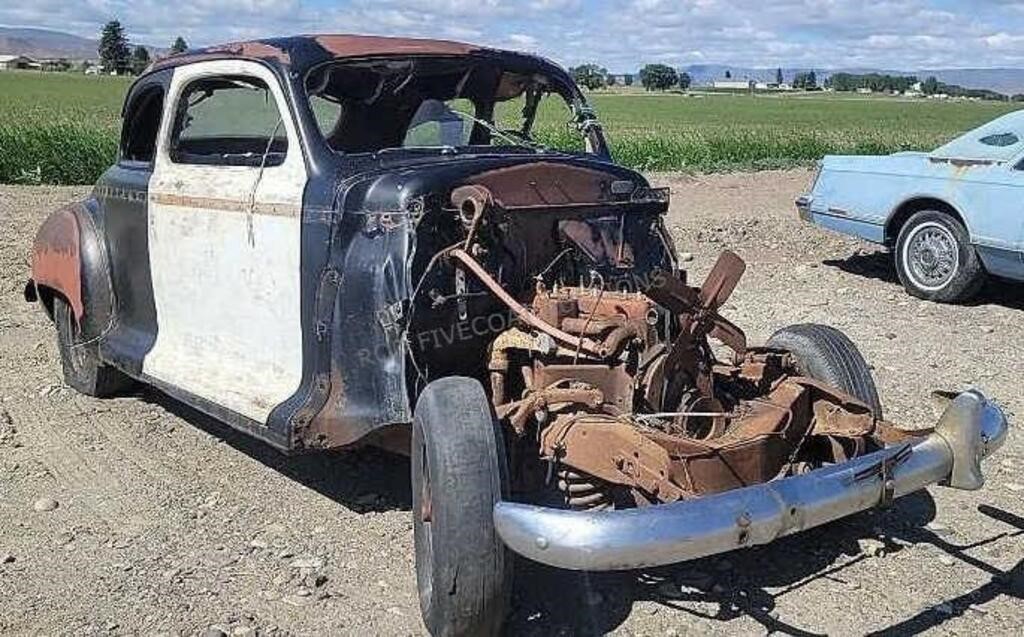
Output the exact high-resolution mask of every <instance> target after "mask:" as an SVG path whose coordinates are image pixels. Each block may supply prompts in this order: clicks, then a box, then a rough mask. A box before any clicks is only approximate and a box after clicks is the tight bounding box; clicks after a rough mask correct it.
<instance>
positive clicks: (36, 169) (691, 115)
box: [0, 72, 1014, 184]
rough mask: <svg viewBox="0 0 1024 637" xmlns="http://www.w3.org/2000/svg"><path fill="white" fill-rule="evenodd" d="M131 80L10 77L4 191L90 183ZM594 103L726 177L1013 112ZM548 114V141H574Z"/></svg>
mask: <svg viewBox="0 0 1024 637" xmlns="http://www.w3.org/2000/svg"><path fill="white" fill-rule="evenodd" d="M128 86H129V80H127V79H125V78H115V77H102V76H84V75H76V74H70V73H53V74H42V73H34V72H0V183H68V184H71V183H90V182H92V181H94V180H95V179H96V177H97V176H98V175H99V174H100V173H101V172H102V171H103V170H104V169H105V168H106V167H107V166H108V165H110V163H111V162H112V161H113V158H114V156H115V153H116V151H117V141H118V131H119V128H120V122H119V113H120V108H121V101H122V99H123V97H124V93H125V91H126V90H127V88H128ZM591 101H592V103H593V105H594V107H595V108H596V110H597V113H598V115H599V117H600V118H601V120H602V122H603V123H604V126H605V131H606V133H607V135H608V137H609V138H610V140H611V144H612V150H613V153H614V155H615V158H616V159H617V160H618V161H620V162H622V163H624V164H627V165H629V166H633V167H635V168H640V169H644V170H686V171H716V170H733V169H761V168H777V167H785V166H793V165H800V164H807V163H810V162H813V161H814V160H816V159H818V158H820V157H821V156H822V155H825V154H828V153H889V152H894V151H897V150H923V149H931V148H934V147H935V146H937V145H939V144H940V143H942V142H944V141H947V140H949V139H951V138H952V137H954V136H956V135H957V134H958V133H961V132H963V131H966V130H968V129H970V128H973V127H974V126H977V125H978V124H981V123H983V122H985V121H988V120H990V119H992V118H994V117H996V116H998V115H1000V114H1002V113H1005V112H1008V111H1010V110H1013V108H1014V105H1011V104H1003V103H992V102H960V101H956V102H952V101H951V102H936V101H923V100H917V101H910V100H900V99H893V98H881V97H874V98H862V97H855V96H839V95H824V94H793V95H786V96H773V95H755V96H750V95H713V94H697V95H691V96H684V95H679V94H647V93H643V92H635V91H634V92H599V93H595V94H593V95H591ZM564 120H565V113H564V111H562V110H560V109H557V108H545V109H543V110H542V112H541V114H540V121H539V122H538V128H539V134H538V137H539V138H540V139H541V141H545V140H546V141H551V142H558V141H563V140H564V139H565V137H564V136H565V135H566V134H567V133H566V128H565V126H564Z"/></svg>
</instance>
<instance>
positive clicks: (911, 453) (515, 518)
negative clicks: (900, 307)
mask: <svg viewBox="0 0 1024 637" xmlns="http://www.w3.org/2000/svg"><path fill="white" fill-rule="evenodd" d="M1006 435H1007V422H1006V417H1005V416H1004V415H1003V412H1002V411H1001V410H1000V409H999V407H998V406H996V405H995V404H994V403H992V402H990V401H989V400H987V399H986V398H985V397H984V396H983V395H982V394H981V393H980V392H977V391H973V390H972V391H968V392H966V393H963V394H960V395H959V396H958V397H957V398H956V400H954V401H953V402H952V403H951V404H950V406H949V407H948V408H947V409H946V412H945V413H944V414H943V415H942V417H941V418H940V420H939V422H938V424H937V425H936V427H935V431H934V432H933V433H931V434H929V435H928V436H926V437H923V438H921V439H920V441H919V442H916V443H904V444H898V445H893V446H890V447H887V448H885V449H882V450H881V451H877V452H875V453H872V454H869V455H866V456H861V457H858V458H855V459H853V460H850V461H848V462H844V463H841V464H836V465H831V466H827V467H824V468H821V469H818V470H816V471H811V472H810V473H806V474H802V475H798V476H794V477H790V478H784V479H780V480H775V481H772V482H767V483H765V484H760V485H756V486H751V487H745V488H741V489H733V490H731V491H726V492H724V493H719V494H716V495H710V496H704V497H699V498H695V499H692V500H685V501H681V502H673V503H670V504H659V505H652V506H647V507H643V508H638V509H625V510H620V511H586V512H584V511H570V510H563V509H552V508H545V507H540V506H533V505H526V504H519V503H515V502H499V503H498V504H496V505H495V507H494V524H495V528H496V529H497V532H498V535H499V536H501V539H502V540H503V541H504V542H505V544H506V545H508V547H509V548H510V549H512V550H513V551H515V552H516V553H519V554H520V555H523V556H525V557H528V558H530V559H532V560H535V561H537V562H542V563H544V564H548V565H550V566H556V567H559V568H566V569H573V570H582V571H611V570H624V569H633V568H646V567H652V566H660V565H663V564H671V563H676V562H684V561H687V560H692V559H697V558H701V557H706V556H708V555H715V554H718V553H724V552H726V551H731V550H734V549H738V548H743V547H748V546H756V545H759V544H768V543H770V542H772V541H774V540H776V539H778V538H780V537H783V536H786V535H790V534H793V533H797V532H799V531H804V530H807V529H810V528H813V527H816V526H820V525H822V524H826V523H828V522H831V521H833V520H837V519H839V518H842V517H845V516H848V515H852V514H854V513H857V512H859V511H864V510H867V509H870V508H872V507H875V506H880V505H885V504H887V503H888V502H890V501H891V500H892V499H893V498H897V497H901V496H904V495H907V494H908V493H912V492H914V491H917V490H919V489H922V488H924V487H926V486H929V485H932V484H943V485H946V486H950V487H953V488H958V489H971V490H973V489H978V488H981V486H982V484H983V482H984V479H983V477H982V474H981V460H982V459H983V458H985V457H987V456H989V455H990V454H992V453H993V452H994V451H995V450H996V449H998V448H999V447H1000V446H1001V445H1002V443H1003V442H1004V441H1005V439H1006Z"/></svg>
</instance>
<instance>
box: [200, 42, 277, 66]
mask: <svg viewBox="0 0 1024 637" xmlns="http://www.w3.org/2000/svg"><path fill="white" fill-rule="evenodd" d="M204 52H205V53H214V54H216V53H222V54H223V53H227V54H228V55H237V56H239V57H247V58H257V59H261V60H277V61H278V62H280V63H281V64H291V61H292V60H291V56H290V55H289V54H288V51H285V50H284V49H279V48H278V47H276V46H273V45H271V44H267V43H266V42H260V41H258V40H252V41H248V42H230V43H228V44H220V45H217V46H211V47H207V48H206V49H204Z"/></svg>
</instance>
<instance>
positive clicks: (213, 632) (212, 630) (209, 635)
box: [203, 626, 228, 637]
mask: <svg viewBox="0 0 1024 637" xmlns="http://www.w3.org/2000/svg"><path fill="white" fill-rule="evenodd" d="M227 635H228V634H227V633H226V632H224V629H223V628H221V627H220V626H210V627H209V628H207V629H206V632H204V633H203V637H227Z"/></svg>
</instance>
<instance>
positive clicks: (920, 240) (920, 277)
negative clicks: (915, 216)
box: [904, 223, 960, 290]
mask: <svg viewBox="0 0 1024 637" xmlns="http://www.w3.org/2000/svg"><path fill="white" fill-rule="evenodd" d="M904 249H905V250H906V255H905V258H906V264H907V272H908V274H910V276H911V277H912V278H913V279H914V282H915V283H916V284H917V285H919V286H920V287H922V288H924V289H932V290H935V289H939V288H941V287H943V286H945V285H946V284H947V283H949V281H950V280H951V279H952V278H953V276H954V275H955V274H956V271H957V268H958V267H959V264H960V255H959V250H958V248H957V242H956V238H954V237H953V233H951V232H950V231H949V229H948V228H946V227H944V226H942V225H940V224H937V223H926V224H922V225H920V226H918V227H917V228H915V231H914V233H913V234H912V235H911V236H910V237H909V238H908V240H907V243H906V247H905V248H904Z"/></svg>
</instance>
